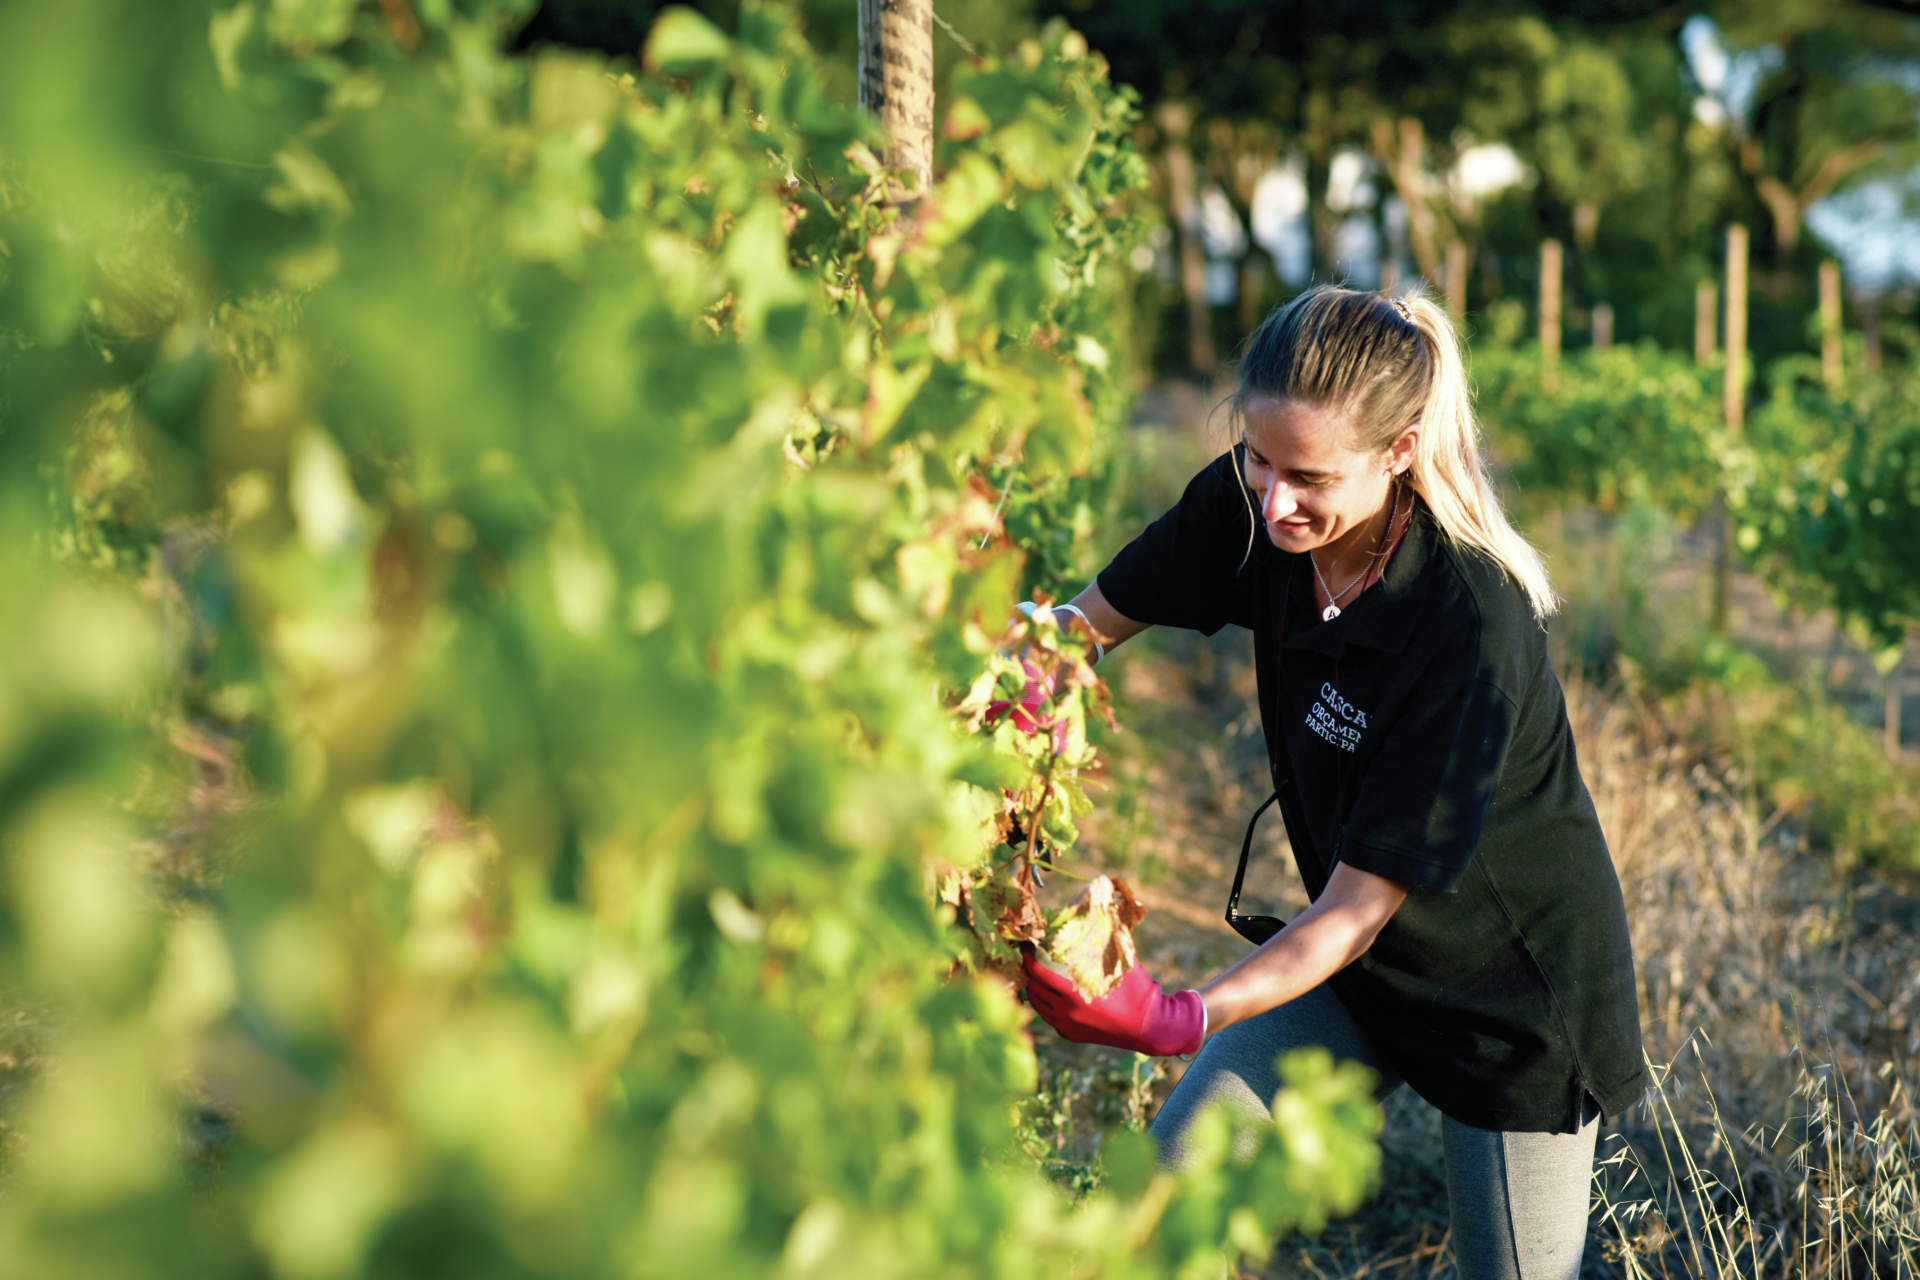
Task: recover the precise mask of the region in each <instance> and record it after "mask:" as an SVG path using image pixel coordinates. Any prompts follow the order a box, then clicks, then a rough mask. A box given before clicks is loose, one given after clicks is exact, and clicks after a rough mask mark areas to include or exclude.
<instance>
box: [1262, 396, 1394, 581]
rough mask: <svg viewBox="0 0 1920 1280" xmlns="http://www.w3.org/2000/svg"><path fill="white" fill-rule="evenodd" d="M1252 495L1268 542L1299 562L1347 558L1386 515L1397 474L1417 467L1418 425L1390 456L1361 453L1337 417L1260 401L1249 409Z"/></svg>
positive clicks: (1301, 405)
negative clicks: (1321, 556) (1317, 556)
mask: <svg viewBox="0 0 1920 1280" xmlns="http://www.w3.org/2000/svg"><path fill="white" fill-rule="evenodd" d="M1243 421H1244V429H1243V431H1242V439H1243V440H1244V442H1245V444H1246V456H1245V468H1246V478H1247V487H1248V488H1250V489H1251V490H1253V493H1254V496H1255V497H1256V499H1257V500H1258V501H1259V504H1260V515H1261V517H1262V519H1263V520H1264V521H1265V523H1266V526H1267V537H1268V538H1269V539H1271V540H1272V542H1273V545H1274V546H1276V547H1278V548H1280V550H1282V551H1291V552H1294V553H1296V554H1298V553H1299V552H1302V551H1314V550H1318V549H1319V548H1322V547H1327V548H1330V549H1332V550H1333V551H1334V553H1335V554H1339V553H1341V552H1344V551H1347V550H1349V549H1350V547H1351V546H1352V544H1353V543H1354V542H1355V541H1357V540H1361V539H1365V538H1370V537H1377V536H1379V531H1378V530H1377V529H1376V530H1374V531H1373V532H1372V533H1371V534H1369V533H1368V532H1367V530H1368V528H1369V526H1370V525H1371V524H1372V523H1373V520H1374V517H1375V516H1377V515H1379V514H1380V513H1381V512H1382V511H1383V510H1385V508H1386V505H1387V498H1388V495H1389V493H1390V492H1391V490H1392V483H1391V478H1392V473H1393V472H1395V471H1399V470H1404V469H1405V467H1406V465H1407V464H1408V463H1409V462H1410V461H1411V460H1412V457H1413V445H1414V440H1415V439H1416V438H1417V435H1418V425H1417V424H1416V425H1415V426H1413V427H1409V428H1408V429H1407V430H1406V431H1404V432H1402V433H1401V435H1400V438H1399V439H1398V440H1396V441H1394V443H1393V445H1392V446H1391V447H1390V448H1387V449H1384V450H1381V451H1379V452H1377V453H1363V452H1359V451H1356V450H1355V449H1353V448H1352V447H1350V446H1349V444H1348V436H1349V432H1348V431H1347V429H1346V425H1345V424H1344V423H1343V422H1341V421H1340V420H1339V419H1338V418H1337V417H1336V416H1335V415H1334V414H1333V413H1331V412H1329V411H1328V410H1326V409H1323V408H1320V407H1318V406H1316V405H1310V404H1304V403H1302V402H1300V401H1298V400H1284V399H1279V398H1276V397H1269V396H1255V397H1253V398H1252V399H1250V400H1248V401H1247V403H1246V408H1245V413H1244V415H1243Z"/></svg>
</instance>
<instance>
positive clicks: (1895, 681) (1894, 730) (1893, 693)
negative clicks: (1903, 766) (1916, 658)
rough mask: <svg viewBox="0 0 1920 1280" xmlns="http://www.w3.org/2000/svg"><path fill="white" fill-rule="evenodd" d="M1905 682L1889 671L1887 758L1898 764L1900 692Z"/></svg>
mask: <svg viewBox="0 0 1920 1280" xmlns="http://www.w3.org/2000/svg"><path fill="white" fill-rule="evenodd" d="M1903 683H1904V682H1903V681H1902V680H1901V679H1900V677H1899V676H1897V675H1895V674H1894V673H1893V672H1891V671H1889V672H1888V673H1887V759H1889V760H1892V761H1893V762H1895V763H1896V764H1897V763H1899V760H1900V692H1901V685H1902V684H1903Z"/></svg>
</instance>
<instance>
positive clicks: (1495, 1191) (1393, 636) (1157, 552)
mask: <svg viewBox="0 0 1920 1280" xmlns="http://www.w3.org/2000/svg"><path fill="white" fill-rule="evenodd" d="M1234 417H1235V420H1236V422H1237V424H1238V426H1239V427H1240V432H1241V435H1240V439H1239V441H1238V442H1236V444H1235V446H1234V448H1233V449H1232V451H1231V452H1230V453H1229V454H1227V455H1225V456H1223V457H1222V458H1220V459H1219V460H1218V461H1217V462H1215V463H1214V464H1213V465H1211V466H1209V467H1208V468H1207V469H1206V470H1205V471H1203V472H1201V473H1200V475H1198V476H1197V477H1195V478H1194V480H1193V482H1192V483H1191V484H1190V485H1189V486H1188V487H1187V490H1186V494H1185V496H1184V497H1182V498H1181V500H1180V503H1179V505H1178V506H1177V507H1175V508H1174V509H1173V510H1171V511H1169V512H1168V513H1167V514H1166V515H1165V516H1163V517H1162V518H1161V519H1160V520H1159V521H1157V522H1156V523H1155V524H1154V525H1153V526H1152V527H1151V528H1149V529H1148V530H1147V531H1146V532H1145V533H1144V534H1142V535H1141V536H1140V537H1139V538H1138V539H1136V540H1135V541H1134V542H1133V543H1131V544H1130V545H1129V546H1127V547H1126V549H1125V550H1123V551H1122V552H1121V553H1120V554H1119V555H1118V556H1116V557H1115V558H1114V561H1113V563H1112V564H1111V565H1109V566H1108V567H1107V568H1106V569H1105V570H1104V571H1103V572H1102V573H1101V574H1100V576H1099V579H1098V581H1097V582H1096V584H1095V585H1093V586H1090V587H1088V588H1087V589H1086V590H1085V591H1083V592H1082V593H1081V594H1080V595H1079V596H1078V597H1077V598H1076V599H1075V600H1074V601H1073V602H1072V607H1071V609H1070V610H1069V612H1070V613H1072V614H1076V615H1078V616H1077V618H1076V619H1075V621H1074V625H1076V626H1078V625H1085V626H1087V627H1088V628H1089V629H1090V630H1091V631H1092V632H1093V633H1094V634H1095V636H1096V638H1097V639H1099V640H1100V641H1101V642H1102V643H1103V644H1104V645H1105V646H1106V648H1107V649H1111V648H1113V647H1114V646H1115V645H1118V644H1123V643H1125V642H1126V640H1127V639H1128V638H1129V637H1131V636H1133V635H1136V634H1138V633H1139V632H1140V631H1142V630H1144V629H1146V628H1147V627H1149V626H1155V625H1159V626H1176V627H1190V628H1193V629H1195V630H1199V631H1203V632H1206V633H1208V634H1212V633H1213V632H1215V631H1217V630H1219V629H1220V628H1221V627H1222V626H1224V625H1226V624H1227V623H1235V624H1237V625H1239V626H1242V627H1246V628H1248V629H1250V630H1251V631H1252V632H1253V634H1254V653H1255V659H1256V662H1257V664H1258V672H1259V698H1260V714H1261V719H1262V722H1263V724H1264V726H1265V731H1266V744H1267V752H1268V758H1269V760H1270V762H1271V765H1272V771H1273V784H1274V791H1275V798H1274V800H1270V801H1269V802H1268V803H1269V804H1273V803H1276V802H1277V803H1278V806H1279V809H1280V812H1281V814H1282V816H1283V818H1284V820H1285V823H1286V829H1287V835H1288V837H1289V840H1290V843H1291V845H1292V848H1293V856H1294V860H1295V861H1296V862H1297V863H1298V865H1299V868H1300V874H1301V877H1302V878H1303V879H1304V880H1305V882H1306V885H1307V890H1308V892H1309V894H1310V895H1311V896H1312V899H1313V903H1312V905H1311V906H1310V907H1308V908H1307V909H1306V910H1305V911H1304V912H1302V913H1301V914H1300V916H1299V917H1298V918H1297V919H1295V920H1294V921H1292V922H1291V923H1289V924H1286V925H1284V926H1282V924H1281V922H1280V921H1278V920H1273V919H1271V918H1268V917H1260V916H1242V915H1240V914H1239V911H1238V898H1239V889H1240V886H1239V879H1238V877H1236V880H1235V885H1234V892H1233V898H1232V900H1230V902H1229V904H1228V910H1227V917H1228V920H1229V922H1230V923H1232V924H1233V925H1234V927H1235V928H1236V929H1237V930H1238V931H1239V932H1240V933H1242V934H1243V935H1245V936H1246V937H1247V938H1248V939H1249V940H1250V941H1252V942H1253V943H1255V944H1256V949H1255V950H1254V951H1252V952H1251V953H1250V954H1249V955H1247V956H1245V957H1244V958H1242V959H1241V960H1240V961H1239V962H1238V963H1236V964H1234V965H1233V966H1231V967H1230V968H1228V969H1227V970H1226V971H1225V972H1224V973H1221V974H1220V975H1219V976H1217V977H1215V978H1213V979H1212V980H1211V981H1209V982H1207V983H1205V984H1204V985H1203V986H1201V987H1200V988H1198V989H1197V990H1193V991H1182V992H1179V993H1177V994H1169V993H1167V992H1164V991H1162V990H1161V988H1160V986H1159V984H1157V983H1155V982H1154V981H1153V980H1152V979H1151V978H1150V977H1148V976H1147V974H1146V973H1144V972H1143V971H1140V970H1135V971H1134V972H1133V973H1131V974H1129V975H1128V977H1127V979H1126V980H1125V981H1124V982H1122V984H1121V985H1120V986H1119V987H1118V988H1116V989H1115V990H1114V991H1113V992H1112V993H1111V994H1110V995H1108V996H1106V997H1105V998H1103V999H1101V1000H1097V1001H1087V1000H1085V999H1083V998H1082V997H1081V996H1080V995H1079V993H1078V992H1077V991H1076V990H1075V989H1074V988H1073V986H1072V985H1071V984H1070V983H1068V982H1066V981H1065V980H1064V979H1062V978H1060V977H1058V976H1057V975H1055V974H1053V973H1051V972H1049V971H1048V970H1046V969H1045V968H1042V967H1040V966H1038V965H1034V964H1031V963H1030V964H1029V977H1030V982H1029V986H1028V998H1029V1000H1030V1001H1031V1002H1032V1003H1033V1004H1034V1006H1035V1007H1036V1008H1037V1009H1038V1011H1039V1012H1040V1014H1041V1016H1042V1017H1044V1018H1045V1019H1046V1020H1047V1021H1048V1022H1049V1023H1051V1024H1052V1025H1053V1026H1054V1027H1055V1028H1056V1029H1057V1030H1059V1031H1060V1032H1061V1034H1063V1035H1065V1036H1066V1037H1068V1038H1069V1039H1074V1040H1081V1041H1089V1042H1094V1043H1103V1044H1111V1045H1115V1046H1118V1047H1121V1048H1127V1049H1134V1050H1138V1051H1141V1052H1147V1053H1160V1054H1169V1053H1179V1054H1187V1053H1194V1052H1196V1051H1197V1052H1198V1054H1199V1056H1198V1057H1197V1059H1195V1061H1194V1062H1193V1065H1192V1066H1191V1067H1190V1068H1189V1069H1188V1071H1187V1073H1186V1075H1185V1076H1184V1078H1182V1080H1181V1081H1180V1083H1179V1085H1178V1087H1177V1088H1176V1089H1175V1090H1174V1092H1173V1094H1172V1096H1171V1097H1170V1098H1169V1099H1168V1100H1167V1103H1166V1105H1165V1106H1164V1107H1162V1109H1161V1111H1160V1113H1159V1115H1158V1117H1157V1118H1156V1119H1155V1120H1154V1123H1153V1133H1154V1135H1155V1137H1157V1138H1158V1139H1159V1140H1160V1143H1161V1148H1162V1158H1163V1160H1165V1161H1167V1162H1169V1163H1173V1164H1177V1163H1178V1162H1179V1161H1180V1160H1181V1159H1182V1158H1183V1154H1184V1149H1185V1140H1186V1134H1187V1130H1188V1126H1189V1125H1190V1124H1191V1122H1192V1120H1193V1118H1194V1117H1195V1116H1196V1114H1197V1113H1198V1112H1199V1111H1200V1109H1201V1108H1202V1107H1204V1106H1206V1105H1208V1104H1211V1103H1215V1102H1224V1103H1226V1104H1227V1105H1229V1106H1231V1107H1234V1108H1236V1109H1238V1110H1240V1111H1242V1112H1245V1113H1248V1114H1250V1115H1253V1116H1257V1117H1264V1116H1265V1115H1266V1114H1267V1108H1268V1107H1269V1105H1270V1104H1271V1101H1272V1099H1273V1097H1274V1095H1275V1093H1276V1092H1277V1090H1278V1088H1279V1084H1280V1082H1279V1080H1278V1078H1277V1075H1276V1073H1275V1070H1274V1063H1275V1060H1276V1059H1277V1058H1278V1057H1279V1056H1280V1055H1281V1054H1283V1053H1285V1052H1286V1051H1288V1050H1290V1049H1293V1048H1297V1047H1301V1046H1305V1045H1316V1044H1317V1045H1325V1046H1327V1047H1329V1048H1331V1049H1332V1050H1333V1051H1334V1053H1335V1054H1336V1056H1338V1057H1341V1058H1357V1059H1360V1060H1361V1061H1364V1062H1366V1063H1368V1064H1369V1065H1371V1066H1372V1067H1373V1068H1374V1069H1375V1070H1376V1071H1378V1072H1379V1074H1380V1076H1381V1080H1382V1091H1383V1092H1384V1091H1386V1090H1390V1089H1392V1088H1395V1087H1397V1086H1398V1085H1399V1084H1401V1083H1403V1082H1404V1083H1405V1084H1407V1085H1408V1086H1410V1087H1411V1088H1412V1089H1413V1090H1414V1091H1415V1092H1416V1093H1418V1094H1419V1095H1420V1096H1421V1097H1423V1098H1425V1099H1427V1100H1428V1101H1429V1102H1431V1103H1433V1105H1434V1106H1435V1107H1437V1108H1438V1109H1439V1110H1440V1111H1441V1112H1442V1113H1443V1114H1444V1115H1445V1117H1446V1120H1445V1139H1446V1144H1445V1145H1446V1157H1447V1180H1448V1192H1449V1199H1450V1202H1451V1206H1452V1226H1453V1242H1454V1249H1455V1254H1456V1257H1457V1260H1458V1262H1459V1266H1460V1272H1461V1274H1462V1275H1463V1276H1466V1277H1470V1278H1477V1277H1503V1278H1505V1277H1518V1278H1521V1280H1549V1278H1551V1280H1572V1278H1573V1277H1575V1276H1577V1275H1578V1273H1579V1269H1580V1259H1581V1252H1582V1249H1583V1247H1584V1244H1585V1237H1586V1228H1587V1213H1588V1200H1587V1198H1588V1187H1589V1183H1590V1180H1591V1177H1592V1172H1593V1156H1594V1140H1595V1135H1596V1130H1597V1126H1598V1123H1599V1118H1600V1117H1601V1116H1604V1115H1617V1114H1619V1113H1621V1112H1622V1111H1624V1110H1625V1109H1626V1108H1628V1107H1629V1106H1631V1105H1632V1104H1633V1102H1634V1101H1635V1100H1636V1099H1637V1098H1638V1097H1639V1096H1640V1093H1641V1092H1642V1090H1643V1088H1644V1086H1645V1083H1646V1080H1645V1075H1644V1068H1643V1064H1642V1058H1641V1052H1640V1029H1639V1028H1640V1024H1639V1011H1638V1007H1637V1004H1636V1001H1635V996H1634V982H1633V958H1632V952H1631V948H1630V945H1629V942H1628V937H1627V922H1626V912H1625V907H1624V904H1623V902H1622V899H1621V895H1620V886H1619V883H1618V881H1617V880H1616V878H1615V876H1614V871H1613V864H1612V861H1611V859H1610V858H1609V856H1608V854H1607V846H1606V841H1605V838H1604V837H1603V836H1602V834H1601V831H1600V824H1599V821H1598V819H1597V818H1596V816H1595V813H1594V808H1593V803H1592V800H1591V799H1590V798H1589V796H1588V794H1587V790H1586V787H1585V785H1584V784H1583V783H1582V782H1581V779H1580V771H1579V767H1578V764H1577V763H1576V761H1575V759H1574V745H1573V735H1572V732H1571V730H1570V729H1569V727H1568V724H1567V714H1566V704H1565V701H1564V698H1563V696H1562V693H1561V689H1560V683H1559V681H1558V679H1556V677H1555V675H1554V673H1553V670H1552V668H1551V666H1550V664H1549V662H1548V658H1547V644H1546V634H1545V629H1544V623H1545V619H1546V618H1547V616H1548V615H1549V614H1551V613H1552V612H1553V609H1554V607H1555V598H1554V594H1553V590H1552V588H1551V586H1550V585H1549V584H1548V581H1547V574H1546V571H1545V569H1544V567H1543V566H1542V564H1541V561H1540V557H1539V555H1538V554H1537V553H1536V552H1535V551H1534V549H1533V548H1532V547H1531V546H1529V545H1528V544H1527V542H1526V541H1525V540H1524V539H1522V538H1521V537H1520V535H1519V534H1518V533H1516V532H1515V531H1514V530H1513V528H1512V526H1511V525H1509V524H1508V522H1507V519H1506V517H1505V515H1504V513H1503V512H1502V510H1501V508H1500V504H1499V501H1498V499H1497V498H1496V497H1495V495H1494V493H1493V491H1492V489H1491V487H1490V486H1489V484H1488V482H1487V479H1486V470H1485V465H1484V463H1483V460H1482V458H1481V455H1480V447H1479V431H1478V428H1477V425H1476V423H1475V420H1474V417H1473V410H1472V405H1471V399H1470V395H1469V391H1468V386H1467V381H1466V375H1465V370H1464V368H1463V367H1462V363H1461V356H1460V350H1459V343H1458V340H1457V339H1456V337H1455V335H1454V332H1453V329H1452V326H1451V325H1450V323H1449V322H1448V319H1447V316H1446V313H1445V312H1444V311H1442V310H1441V309H1439V308H1438V307H1436V306H1434V305H1433V304H1432V303H1431V302H1429V301H1427V300H1426V299H1425V298H1422V297H1418V296H1414V297H1407V298H1403V299H1387V298H1384V297H1381V296H1379V295H1376V294H1370V293H1358V292H1353V291H1350V290H1345V289H1337V288H1330V287H1329V288H1320V289H1315V290H1313V291H1311V292H1309V293H1306V294H1303V295H1302V296H1300V297H1299V298H1296V299H1295V300H1294V301H1292V302H1290V303H1288V304H1287V305H1286V306H1284V307H1282V308H1280V309H1279V310H1278V311H1276V312H1274V313H1273V314H1272V315H1271V316H1269V317H1268V318H1267V320H1266V322H1265V323H1263V324H1262V325H1261V326H1260V328H1259V330H1258V331H1257V332H1256V333H1255V334H1254V336H1253V337H1252V339H1251V340H1250V341H1249V343H1248V346H1247V350H1246V355H1245V359H1244V360H1243V362H1242V364H1241V368H1240V385H1239V390H1238V392H1237V394H1236V396H1235V398H1234ZM1262 808H1263V809H1264V808H1265V806H1262ZM1255 818H1256V820H1257V819H1258V815H1257V814H1256V815H1255ZM1251 839H1252V829H1251V827H1250V828H1249V831H1248V840H1249V843H1250V842H1251ZM1245 866H1246V861H1245V851H1244V849H1243V853H1242V861H1241V871H1242V873H1244V871H1245Z"/></svg>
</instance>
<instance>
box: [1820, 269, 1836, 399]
mask: <svg viewBox="0 0 1920 1280" xmlns="http://www.w3.org/2000/svg"><path fill="white" fill-rule="evenodd" d="M1820 377H1821V380H1822V381H1824V382H1825V383H1826V384H1827V385H1828V386H1829V387H1837V386H1839V385H1840V264H1839V263H1837V262H1834V261H1832V260H1831V259H1829V260H1828V261H1826V262H1823V263H1821V264H1820Z"/></svg>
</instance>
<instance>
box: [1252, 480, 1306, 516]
mask: <svg viewBox="0 0 1920 1280" xmlns="http://www.w3.org/2000/svg"><path fill="white" fill-rule="evenodd" d="M1299 507H1300V504H1299V503H1297V502H1295V501H1294V500H1293V492H1292V491H1291V490H1290V489H1288V488H1287V486H1286V485H1284V484H1280V483H1279V482H1278V481H1276V482H1275V483H1274V485H1273V487H1272V488H1271V489H1268V490H1267V498H1266V501H1265V502H1262V503H1261V504H1260V514H1261V515H1262V516H1264V517H1265V518H1267V519H1268V520H1285V519H1286V518H1287V517H1288V516H1290V515H1292V514H1293V513H1294V512H1295V511H1297V510H1298V509H1299Z"/></svg>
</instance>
